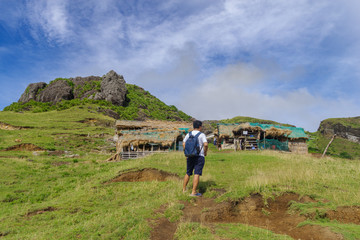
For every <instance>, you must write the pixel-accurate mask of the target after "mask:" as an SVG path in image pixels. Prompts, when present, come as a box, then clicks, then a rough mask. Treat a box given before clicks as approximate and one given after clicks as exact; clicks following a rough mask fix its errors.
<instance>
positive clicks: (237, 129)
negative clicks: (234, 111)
mask: <svg viewBox="0 0 360 240" xmlns="http://www.w3.org/2000/svg"><path fill="white" fill-rule="evenodd" d="M243 130H245V131H261V130H262V128H261V127H259V126H251V125H250V123H242V124H240V125H238V126H237V127H235V128H234V130H233V132H234V133H235V134H240V132H241V131H243Z"/></svg>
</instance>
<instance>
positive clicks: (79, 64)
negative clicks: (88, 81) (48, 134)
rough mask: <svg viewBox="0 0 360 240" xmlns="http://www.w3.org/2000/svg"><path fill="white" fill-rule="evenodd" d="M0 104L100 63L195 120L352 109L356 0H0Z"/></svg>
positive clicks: (356, 85) (308, 123)
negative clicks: (32, 85)
mask: <svg viewBox="0 0 360 240" xmlns="http://www.w3.org/2000/svg"><path fill="white" fill-rule="evenodd" d="M0 9H1V14H0V83H1V88H0V109H3V108H4V107H5V106H7V105H9V104H11V103H12V102H16V101H17V100H18V99H19V98H20V95H21V93H22V92H24V90H25V88H26V87H27V85H28V84H30V83H34V82H40V81H43V82H47V83H48V82H49V81H51V80H53V79H55V78H58V77H66V78H67V77H76V76H90V75H95V76H102V75H104V74H106V73H107V72H108V71H110V70H111V69H113V70H115V71H116V72H117V73H118V74H121V75H123V76H124V78H125V80H126V82H128V83H132V84H136V85H139V86H141V87H143V88H145V89H146V90H148V91H150V92H151V93H152V94H153V95H155V96H156V97H158V98H160V99H161V100H162V101H164V102H165V103H167V104H172V105H175V106H177V107H178V108H179V109H181V110H183V111H184V112H186V113H188V114H190V115H192V116H193V117H196V118H198V119H201V120H205V119H226V118H232V117H235V116H251V117H257V118H263V119H270V120H275V121H279V122H283V123H291V124H294V125H296V126H298V127H303V128H305V129H306V130H309V131H316V129H317V128H318V126H319V123H320V121H321V120H323V119H326V118H330V117H353V116H359V115H360V98H359V92H360V58H359V57H360V24H359V22H360V14H358V13H359V12H360V2H359V1H357V0H316V1H313V0H296V1H295V0H294V1H293V0H271V1H270V0H167V1H157V0H132V1H125V0H123V1H122V0H102V1H99V0H11V1H10V0H0Z"/></svg>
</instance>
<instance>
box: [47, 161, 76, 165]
mask: <svg viewBox="0 0 360 240" xmlns="http://www.w3.org/2000/svg"><path fill="white" fill-rule="evenodd" d="M69 164H71V163H70V162H64V161H58V162H52V163H51V165H53V166H62V165H69Z"/></svg>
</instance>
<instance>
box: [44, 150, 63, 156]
mask: <svg viewBox="0 0 360 240" xmlns="http://www.w3.org/2000/svg"><path fill="white" fill-rule="evenodd" d="M48 154H49V156H61V155H64V154H65V151H63V150H56V151H48Z"/></svg>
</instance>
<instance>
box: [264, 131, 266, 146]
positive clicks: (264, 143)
mask: <svg viewBox="0 0 360 240" xmlns="http://www.w3.org/2000/svg"><path fill="white" fill-rule="evenodd" d="M265 139H266V132H264V149H265Z"/></svg>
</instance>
